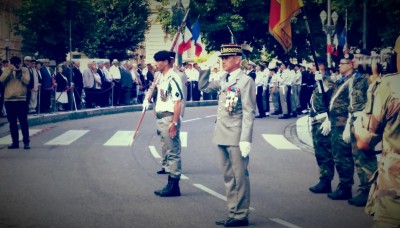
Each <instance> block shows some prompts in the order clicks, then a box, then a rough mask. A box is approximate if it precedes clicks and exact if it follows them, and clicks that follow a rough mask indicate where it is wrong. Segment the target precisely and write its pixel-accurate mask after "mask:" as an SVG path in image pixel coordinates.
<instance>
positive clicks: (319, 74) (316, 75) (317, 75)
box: [314, 71, 322, 81]
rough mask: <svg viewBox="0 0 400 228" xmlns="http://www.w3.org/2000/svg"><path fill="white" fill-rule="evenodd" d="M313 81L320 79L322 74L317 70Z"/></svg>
mask: <svg viewBox="0 0 400 228" xmlns="http://www.w3.org/2000/svg"><path fill="white" fill-rule="evenodd" d="M314 79H315V81H318V80H322V74H321V73H320V72H319V71H316V72H315V77H314Z"/></svg>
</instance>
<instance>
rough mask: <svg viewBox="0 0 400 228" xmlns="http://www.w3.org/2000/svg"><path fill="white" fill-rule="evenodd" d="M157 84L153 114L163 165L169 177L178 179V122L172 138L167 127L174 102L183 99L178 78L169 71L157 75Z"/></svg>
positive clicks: (179, 165)
mask: <svg viewBox="0 0 400 228" xmlns="http://www.w3.org/2000/svg"><path fill="white" fill-rule="evenodd" d="M159 77H160V79H159V80H158V83H157V102H156V106H155V112H156V117H157V127H158V131H159V132H160V136H161V141H162V144H163V145H162V151H165V161H164V162H165V164H164V166H166V167H168V170H169V171H170V173H171V174H170V175H171V176H172V177H174V178H180V175H181V142H180V138H179V129H180V121H178V123H177V133H176V136H175V137H174V138H172V139H171V138H170V136H169V125H170V124H171V123H172V117H173V113H174V102H175V101H180V100H182V99H183V97H184V95H183V92H182V83H181V78H180V76H179V75H178V74H177V73H175V71H174V70H173V69H170V70H169V71H168V73H167V74H166V75H159Z"/></svg>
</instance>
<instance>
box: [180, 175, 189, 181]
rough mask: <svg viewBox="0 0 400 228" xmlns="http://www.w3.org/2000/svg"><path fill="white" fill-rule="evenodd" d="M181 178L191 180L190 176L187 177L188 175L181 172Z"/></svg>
mask: <svg viewBox="0 0 400 228" xmlns="http://www.w3.org/2000/svg"><path fill="white" fill-rule="evenodd" d="M181 179H182V180H189V177H187V176H185V175H183V174H181Z"/></svg>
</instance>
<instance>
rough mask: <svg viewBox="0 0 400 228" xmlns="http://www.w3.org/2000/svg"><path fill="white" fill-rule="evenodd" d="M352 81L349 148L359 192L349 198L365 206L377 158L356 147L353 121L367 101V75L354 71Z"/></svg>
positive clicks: (357, 204) (352, 202)
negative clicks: (358, 183)
mask: <svg viewBox="0 0 400 228" xmlns="http://www.w3.org/2000/svg"><path fill="white" fill-rule="evenodd" d="M352 77H353V78H352V79H353V82H352V83H350V84H349V93H350V97H349V99H350V105H349V117H348V118H349V119H348V122H349V125H350V128H351V135H350V136H351V149H352V154H353V158H354V166H355V169H356V172H357V175H358V177H359V179H360V188H359V192H360V194H359V195H358V196H357V197H354V198H352V199H350V200H349V203H350V204H353V205H355V206H365V204H366V203H367V198H368V191H369V188H370V186H371V185H370V184H369V179H371V177H372V174H373V173H374V172H375V171H376V169H377V165H378V163H377V158H376V155H375V153H374V152H373V151H370V150H367V151H365V150H360V149H358V148H357V140H356V138H355V136H354V126H353V123H354V121H355V120H356V118H357V117H358V116H360V115H361V114H362V111H363V110H364V108H365V103H366V102H367V96H366V95H367V90H368V76H367V75H366V74H360V73H356V74H354V75H353V76H352Z"/></svg>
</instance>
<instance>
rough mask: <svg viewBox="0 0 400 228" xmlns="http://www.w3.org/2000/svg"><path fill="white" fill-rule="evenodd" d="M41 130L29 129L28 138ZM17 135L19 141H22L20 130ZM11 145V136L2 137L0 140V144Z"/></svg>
mask: <svg viewBox="0 0 400 228" xmlns="http://www.w3.org/2000/svg"><path fill="white" fill-rule="evenodd" d="M41 130H42V129H29V136H32V135H34V134H36V133H38V132H40V131H41ZM18 133H19V137H18V139H19V141H22V132H21V130H19V131H18ZM11 143H12V139H11V135H6V136H4V137H1V138H0V144H11Z"/></svg>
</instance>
